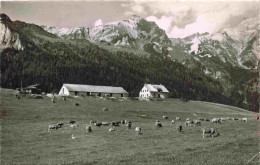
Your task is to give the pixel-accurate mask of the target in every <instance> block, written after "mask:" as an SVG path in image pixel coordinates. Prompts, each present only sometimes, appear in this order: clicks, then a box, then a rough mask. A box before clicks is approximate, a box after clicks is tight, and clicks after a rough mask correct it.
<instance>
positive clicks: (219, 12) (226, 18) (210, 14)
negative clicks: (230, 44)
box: [121, 1, 259, 38]
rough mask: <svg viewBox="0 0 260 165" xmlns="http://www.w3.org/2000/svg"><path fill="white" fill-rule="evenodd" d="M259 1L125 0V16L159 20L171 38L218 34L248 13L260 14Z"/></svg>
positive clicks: (252, 14)
mask: <svg viewBox="0 0 260 165" xmlns="http://www.w3.org/2000/svg"><path fill="white" fill-rule="evenodd" d="M258 5H259V4H258V2H254V1H249V2H235V1H233V2H221V1H219V2H216V1H215V2H210V1H208V2H202V1H201V2H191V1H189V2H187V1H186V2H173V1H160V2H155V1H152V2H144V1H141V2H139V1H138V2H131V3H123V4H122V5H121V6H122V7H123V8H124V9H125V15H126V16H128V15H132V14H136V15H140V16H141V17H144V18H146V20H148V21H153V22H155V23H156V24H157V25H158V26H159V27H160V28H162V29H163V30H165V32H166V34H167V35H168V36H169V37H181V38H182V37H186V36H188V35H192V34H193V33H197V32H199V33H204V32H209V33H214V32H218V31H220V30H221V29H223V28H225V27H227V26H230V27H232V26H236V25H237V24H239V23H240V22H241V21H242V20H243V18H244V17H246V16H250V17H253V16H257V12H258V10H259V8H258Z"/></svg>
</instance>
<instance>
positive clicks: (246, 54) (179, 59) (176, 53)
mask: <svg viewBox="0 0 260 165" xmlns="http://www.w3.org/2000/svg"><path fill="white" fill-rule="evenodd" d="M0 19H1V20H0V43H1V45H0V51H2V52H3V51H4V50H6V49H8V48H11V49H15V50H18V51H22V50H24V49H26V50H28V49H29V48H31V47H33V46H37V45H38V46H39V45H43V43H44V42H48V44H52V45H51V46H52V47H53V46H54V45H58V44H67V45H71V47H75V49H76V48H82V49H86V48H84V46H85V47H91V48H92V47H98V49H102V50H105V51H108V52H111V53H117V52H126V53H130V54H132V55H131V56H136V57H139V58H142V57H145V58H148V59H152V60H153V59H157V60H159V61H173V62H175V63H179V64H180V65H182V66H183V67H186V68H187V69H189V70H191V71H195V72H198V73H199V74H200V73H203V74H204V75H205V76H208V77H211V78H213V79H214V80H216V81H218V82H220V84H221V85H222V87H223V88H224V90H223V93H225V95H226V96H228V97H230V96H231V95H232V92H234V90H235V91H236V92H235V93H236V95H242V94H241V93H248V91H250V92H254V91H257V89H256V86H257V83H256V80H258V66H259V60H260V54H259V52H260V50H259V49H260V46H259V42H260V37H259V36H260V35H259V34H260V33H259V32H260V25H259V21H257V20H258V18H245V19H244V20H243V21H242V22H241V23H240V24H239V25H237V26H236V27H232V28H228V27H227V28H225V29H222V30H220V31H219V32H217V33H213V34H209V33H202V34H200V33H195V34H193V35H190V36H188V37H185V38H169V37H168V36H167V34H166V33H165V31H164V30H162V29H161V28H159V27H158V26H157V24H156V23H154V22H149V21H147V20H145V19H143V18H141V17H139V16H132V17H131V18H129V19H126V20H122V21H117V22H111V23H107V24H104V25H100V26H94V27H76V28H59V27H49V26H44V25H42V26H38V25H35V24H28V23H25V22H21V21H11V19H10V18H9V17H8V16H7V15H5V14H1V15H0ZM25 40H26V41H25ZM27 41H28V42H27ZM57 43H58V44H57ZM40 47H41V46H40ZM41 49H42V47H41ZM57 51H61V49H57ZM62 51H63V50H62ZM74 52H75V51H74ZM62 54H66V52H64V51H63V53H62ZM78 56H82V55H78ZM134 58H135V57H134ZM240 73H244V75H242V76H241V77H239V74H240ZM252 75H253V76H252ZM245 84H250V85H249V86H250V89H246V90H247V92H245V91H244V90H245V87H242V86H243V85H245ZM240 87H241V89H238V88H240ZM247 87H248V86H247ZM242 88H243V89H242ZM248 88H249V87H248ZM250 92H249V93H250ZM239 93H240V94H239ZM243 95H244V96H243V99H241V100H242V102H244V103H246V102H247V101H248V99H246V96H245V95H246V94H243ZM258 97H259V95H258ZM257 99H258V98H257Z"/></svg>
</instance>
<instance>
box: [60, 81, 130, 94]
mask: <svg viewBox="0 0 260 165" xmlns="http://www.w3.org/2000/svg"><path fill="white" fill-rule="evenodd" d="M59 95H65V96H100V97H101V96H105V97H107V96H108V97H128V92H127V91H126V90H125V89H124V88H122V87H113V86H96V85H82V84H63V86H62V87H61V90H60V92H59Z"/></svg>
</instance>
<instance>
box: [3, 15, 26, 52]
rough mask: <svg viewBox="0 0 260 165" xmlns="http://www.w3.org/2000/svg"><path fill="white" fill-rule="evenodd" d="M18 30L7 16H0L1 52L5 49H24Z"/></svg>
mask: <svg viewBox="0 0 260 165" xmlns="http://www.w3.org/2000/svg"><path fill="white" fill-rule="evenodd" d="M17 31H18V29H17V28H16V26H15V25H14V24H13V22H12V21H11V20H10V18H9V17H8V16H7V15H5V14H0V50H3V49H5V48H11V47H13V48H15V49H18V50H19V49H23V47H22V45H21V41H20V39H19V34H18V33H17Z"/></svg>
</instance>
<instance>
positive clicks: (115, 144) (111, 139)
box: [0, 89, 259, 165]
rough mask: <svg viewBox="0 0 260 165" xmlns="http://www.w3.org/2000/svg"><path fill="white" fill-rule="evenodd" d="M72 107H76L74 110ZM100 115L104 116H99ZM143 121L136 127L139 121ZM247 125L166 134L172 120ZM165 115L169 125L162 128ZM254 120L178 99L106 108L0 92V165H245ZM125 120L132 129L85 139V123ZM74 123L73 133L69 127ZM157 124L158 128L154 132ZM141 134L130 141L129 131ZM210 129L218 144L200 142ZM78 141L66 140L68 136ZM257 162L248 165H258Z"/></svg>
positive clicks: (254, 140) (98, 102)
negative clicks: (52, 126)
mask: <svg viewBox="0 0 260 165" xmlns="http://www.w3.org/2000/svg"><path fill="white" fill-rule="evenodd" d="M75 102H78V103H79V104H80V106H78V107H75V106H74V103H75ZM103 107H107V108H109V111H107V112H104V111H102V108H103ZM143 114H145V115H147V119H141V118H140V117H138V116H140V115H143ZM193 114H196V115H198V116H199V117H202V118H209V119H211V118H213V117H239V118H240V117H248V118H249V122H248V123H243V122H241V121H226V122H223V123H222V124H218V125H216V124H212V123H210V122H202V126H198V127H185V126H184V131H183V132H182V133H178V132H177V131H176V127H173V126H171V124H170V121H171V119H173V118H174V117H176V116H178V117H181V118H182V121H180V122H177V124H179V123H181V124H183V125H184V120H185V119H186V118H191V119H196V118H197V117H196V116H194V115H193ZM163 115H167V116H168V117H169V120H163V119H162V116H163ZM253 117H254V114H253V113H251V112H248V111H245V110H242V109H239V108H235V107H231V106H226V105H220V104H215V103H207V102H199V101H189V102H186V103H184V102H181V101H180V100H178V99H166V100H165V101H137V100H135V101H130V100H127V101H112V100H105V99H99V98H92V97H89V98H77V99H74V98H69V99H68V100H67V101H63V100H62V99H57V100H56V103H52V102H51V99H50V98H48V97H44V99H32V98H28V97H23V98H21V99H20V100H18V99H16V98H15V97H14V95H13V91H12V90H7V89H1V163H0V164H2V165H4V164H112V165H116V164H126V165H129V164H134V165H135V164H156V165H157V164H171V165H172V164H177V165H179V164H205V165H211V164H216V165H217V164H227V165H238V164H246V163H247V161H248V160H250V159H251V158H252V157H253V156H254V155H255V154H256V153H257V152H259V137H257V136H255V135H254V133H255V132H257V131H259V121H256V120H254V119H253ZM123 119H126V120H131V121H132V122H133V125H132V127H133V128H132V129H131V130H128V129H127V128H126V127H125V126H124V125H120V127H118V128H116V131H115V132H108V129H109V128H110V127H100V128H99V127H95V126H93V127H92V128H93V132H92V133H87V132H86V131H85V127H86V125H88V124H89V121H90V120H96V121H100V122H101V121H109V122H110V121H120V120H123ZM69 120H75V121H76V122H77V123H78V124H79V127H78V128H70V127H69V125H68V124H67V122H68V121H69ZM155 120H160V121H161V123H162V125H163V127H162V128H160V129H156V128H155V127H154V123H155ZM60 121H61V122H64V123H65V126H64V127H63V128H61V129H58V130H52V131H51V132H47V128H48V125H50V124H56V123H58V122H60ZM136 126H139V127H141V128H142V131H143V134H142V135H136V133H135V132H134V128H135V127H136ZM212 126H214V127H216V128H217V129H218V131H219V132H220V134H221V135H220V136H219V137H216V138H210V137H207V138H205V139H203V138H202V132H201V129H202V128H203V127H212ZM72 134H73V135H74V136H75V137H76V139H74V140H73V139H72V138H71V135H72ZM258 163H259V157H258V156H257V157H255V158H254V159H253V160H252V161H251V162H250V163H249V164H258Z"/></svg>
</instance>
